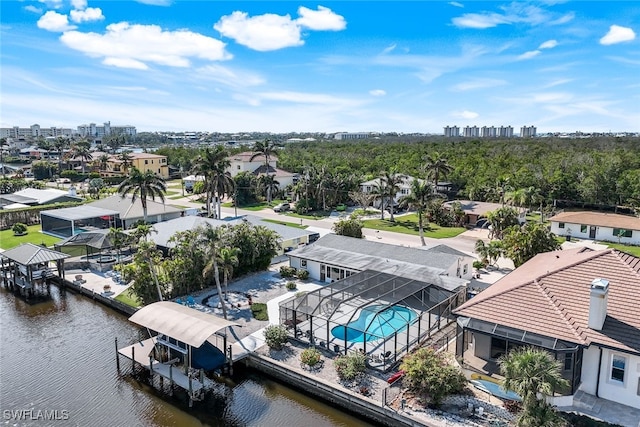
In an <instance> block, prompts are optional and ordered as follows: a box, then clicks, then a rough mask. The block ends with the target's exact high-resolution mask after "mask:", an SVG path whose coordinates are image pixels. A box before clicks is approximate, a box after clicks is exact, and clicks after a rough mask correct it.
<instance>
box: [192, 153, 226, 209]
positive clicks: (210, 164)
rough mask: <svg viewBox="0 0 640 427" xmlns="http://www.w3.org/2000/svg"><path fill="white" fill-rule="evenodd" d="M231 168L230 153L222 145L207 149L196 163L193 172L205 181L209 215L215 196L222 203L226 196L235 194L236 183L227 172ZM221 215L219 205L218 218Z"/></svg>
mask: <svg viewBox="0 0 640 427" xmlns="http://www.w3.org/2000/svg"><path fill="white" fill-rule="evenodd" d="M230 166H231V161H230V160H229V158H228V153H227V151H226V150H225V149H224V147H222V146H220V145H216V146H215V147H214V148H213V149H210V148H205V149H204V151H203V152H202V153H201V154H200V155H199V156H198V158H197V159H196V160H195V162H194V165H193V170H192V172H193V173H194V174H195V175H201V176H203V177H204V179H205V189H206V192H207V213H208V214H211V200H212V198H213V196H214V195H217V201H218V203H220V199H221V197H222V196H223V195H224V194H229V193H231V192H233V188H234V187H233V186H234V185H235V183H234V182H233V178H231V174H230V173H229V172H228V171H227V169H228V168H229V167H230ZM229 190H230V191H229ZM219 191H220V193H219ZM220 214H221V212H220V206H219V205H218V216H220Z"/></svg>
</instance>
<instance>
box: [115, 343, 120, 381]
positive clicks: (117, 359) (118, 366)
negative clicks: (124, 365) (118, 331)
mask: <svg viewBox="0 0 640 427" xmlns="http://www.w3.org/2000/svg"><path fill="white" fill-rule="evenodd" d="M116 368H117V369H118V373H120V353H118V337H116Z"/></svg>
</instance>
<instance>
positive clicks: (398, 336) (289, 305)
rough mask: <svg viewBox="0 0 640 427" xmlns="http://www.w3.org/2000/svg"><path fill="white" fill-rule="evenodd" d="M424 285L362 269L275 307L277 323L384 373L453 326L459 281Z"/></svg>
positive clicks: (436, 278) (438, 279) (436, 279)
mask: <svg viewBox="0 0 640 427" xmlns="http://www.w3.org/2000/svg"><path fill="white" fill-rule="evenodd" d="M425 280H427V281H418V280H412V279H409V278H405V277H399V276H395V275H392V274H388V273H381V272H377V271H373V270H365V271H362V272H360V273H356V274H354V275H351V276H349V277H346V278H345V279H343V280H340V281H337V282H334V283H331V284H329V285H327V286H324V287H322V288H319V289H317V290H315V291H313V292H309V293H306V294H302V295H296V296H295V297H292V298H291V299H289V300H286V301H284V302H282V303H280V322H281V323H282V324H284V325H285V326H287V328H288V330H289V331H290V333H291V335H292V336H293V337H295V338H296V339H298V340H301V341H305V342H308V343H310V344H313V345H316V346H319V347H323V348H325V349H327V350H330V351H333V352H336V353H344V354H346V353H347V352H348V351H360V352H363V353H365V354H367V355H368V356H369V361H370V365H371V366H372V367H374V368H378V369H381V370H387V369H390V368H391V367H392V366H393V365H394V364H395V363H396V361H398V360H400V359H401V358H402V356H403V355H404V354H406V353H407V352H408V351H410V350H411V349H413V348H414V347H415V346H416V345H418V344H419V343H421V342H423V341H424V340H426V339H427V338H428V337H430V336H431V334H433V333H434V332H436V331H437V330H439V329H441V328H443V327H444V326H446V325H448V324H449V323H451V322H453V321H455V317H454V316H453V315H452V314H451V311H452V310H453V309H455V308H456V307H457V306H458V305H460V304H462V303H463V302H464V299H465V295H466V293H465V288H464V286H460V285H461V283H464V282H462V281H460V280H458V279H452V278H448V277H443V276H440V275H437V274H433V275H432V277H430V278H425ZM429 282H432V283H429ZM435 283H437V284H438V285H436V284H435Z"/></svg>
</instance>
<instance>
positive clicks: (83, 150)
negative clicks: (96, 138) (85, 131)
mask: <svg viewBox="0 0 640 427" xmlns="http://www.w3.org/2000/svg"><path fill="white" fill-rule="evenodd" d="M90 148H91V144H90V143H89V141H87V140H80V141H78V142H76V143H75V144H74V145H73V146H72V147H71V157H72V158H73V159H78V158H79V159H80V161H81V164H82V173H85V169H86V165H87V161H89V160H92V159H93V155H92V154H91V150H90Z"/></svg>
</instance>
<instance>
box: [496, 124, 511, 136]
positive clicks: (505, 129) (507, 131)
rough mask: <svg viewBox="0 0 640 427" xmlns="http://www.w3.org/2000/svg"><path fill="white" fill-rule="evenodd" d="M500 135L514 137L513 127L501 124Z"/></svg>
mask: <svg viewBox="0 0 640 427" xmlns="http://www.w3.org/2000/svg"><path fill="white" fill-rule="evenodd" d="M498 136H499V137H500V138H513V127H511V126H500V127H499V128H498Z"/></svg>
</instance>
